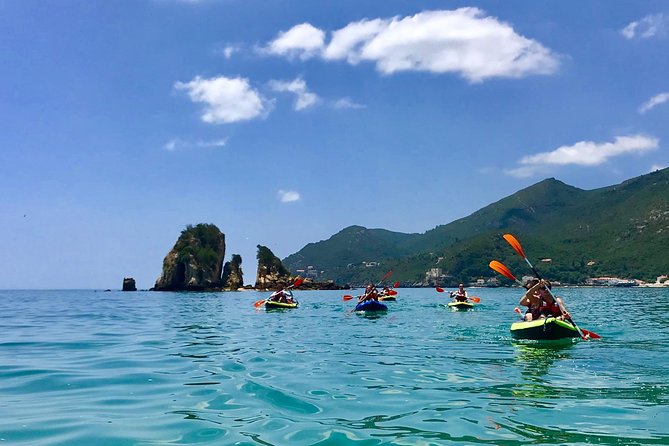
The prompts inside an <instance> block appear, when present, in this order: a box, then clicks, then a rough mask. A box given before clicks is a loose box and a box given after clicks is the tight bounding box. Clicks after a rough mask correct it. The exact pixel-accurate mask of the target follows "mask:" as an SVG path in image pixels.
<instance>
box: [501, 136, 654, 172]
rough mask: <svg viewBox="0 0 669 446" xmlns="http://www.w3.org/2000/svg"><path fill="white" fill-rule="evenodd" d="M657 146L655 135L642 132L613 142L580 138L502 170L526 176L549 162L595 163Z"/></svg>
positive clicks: (555, 163)
mask: <svg viewBox="0 0 669 446" xmlns="http://www.w3.org/2000/svg"><path fill="white" fill-rule="evenodd" d="M658 145H659V140H658V139H657V138H653V137H649V136H645V135H632V136H617V137H616V138H615V140H614V141H613V142H606V143H595V142H592V141H581V142H577V143H576V144H574V145H572V146H562V147H559V148H557V149H555V150H553V151H552V152H543V153H537V154H536V155H530V156H526V157H523V158H522V159H521V160H520V165H521V166H520V167H518V168H516V169H512V170H507V171H506V173H507V174H509V175H512V176H516V177H529V176H532V175H533V174H535V173H537V171H538V170H539V171H542V169H543V168H544V167H546V166H550V165H558V166H562V165H567V164H575V165H579V166H596V165H599V164H602V163H604V162H606V161H607V160H608V159H609V158H613V157H616V156H619V155H624V154H627V153H643V152H648V151H650V150H655V149H657V148H658Z"/></svg>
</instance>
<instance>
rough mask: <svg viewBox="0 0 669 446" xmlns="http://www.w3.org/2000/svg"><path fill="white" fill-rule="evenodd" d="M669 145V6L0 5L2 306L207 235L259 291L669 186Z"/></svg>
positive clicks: (144, 279) (134, 267)
mask: <svg viewBox="0 0 669 446" xmlns="http://www.w3.org/2000/svg"><path fill="white" fill-rule="evenodd" d="M668 124H669V3H667V2H666V1H644V0H638V1H634V2H630V1H615V0H600V1H588V2H583V1H580V0H573V1H572V0H564V1H560V2H552V1H529V0H528V1H511V2H499V1H490V2H488V1H479V2H462V1H422V0H415V1H411V2H407V1H402V0H378V1H368V2H360V1H349V0H332V1H330V0H319V1H309V0H301V1H297V0H275V1H271V2H268V1H260V0H188V1H187V0H134V1H126V0H118V1H113V2H103V1H97V2H91V1H88V0H85V1H74V0H62V1H47V0H44V1H42V0H22V1H2V2H0V246H1V248H0V289H45V288H46V289H73V288H93V289H106V288H112V289H118V288H120V287H121V284H122V280H123V278H124V277H134V278H135V279H136V282H137V286H138V288H141V289H148V288H150V287H152V286H153V285H154V284H155V281H156V279H157V278H158V276H159V275H160V271H161V267H162V261H163V258H164V257H165V255H166V254H167V253H168V252H169V250H170V249H171V248H172V246H173V245H174V243H175V241H176V239H177V238H178V236H179V234H180V232H181V230H183V229H184V228H185V227H186V225H188V224H197V223H213V224H215V225H217V226H218V227H219V228H220V229H221V231H223V232H224V233H225V235H226V244H227V249H226V260H228V259H229V258H230V257H231V255H232V254H241V256H242V259H243V263H242V269H243V271H244V275H245V277H244V279H245V280H244V281H245V283H250V284H252V283H254V281H255V273H256V265H257V260H256V258H255V255H256V245H258V244H261V245H265V246H268V247H269V248H270V249H271V250H272V251H273V252H274V253H275V254H276V255H277V256H279V257H280V258H284V257H286V256H288V255H290V254H292V253H295V252H297V251H299V250H300V249H301V248H302V247H304V246H305V245H306V244H307V243H312V242H317V241H319V240H325V239H327V238H329V237H330V236H331V235H333V234H335V233H337V232H338V231H340V230H342V229H343V228H345V227H347V226H350V225H361V226H365V227H368V228H384V229H388V230H392V231H400V232H424V231H426V230H429V229H432V228H434V227H435V226H437V225H440V224H446V223H449V222H451V221H454V220H456V219H459V218H462V217H465V216H467V215H469V214H471V213H472V212H475V211H476V210H478V209H480V208H482V207H484V206H486V205H488V204H490V203H493V202H496V201H498V200H500V199H502V198H504V197H506V196H508V195H510V194H513V193H514V192H516V191H518V190H520V189H523V188H525V187H528V186H530V185H532V184H534V183H536V182H538V181H541V180H543V179H545V178H550V177H553V178H557V179H558V180H560V181H563V182H565V183H567V184H570V185H572V186H576V187H579V188H582V189H595V188H599V187H605V186H609V185H612V184H617V183H620V182H622V181H624V180H626V179H629V178H632V177H636V176H639V175H643V174H645V173H648V172H651V171H653V170H656V169H659V168H664V167H667V166H668V165H669V156H668V154H669V153H668V152H669V151H668V141H669V125H668Z"/></svg>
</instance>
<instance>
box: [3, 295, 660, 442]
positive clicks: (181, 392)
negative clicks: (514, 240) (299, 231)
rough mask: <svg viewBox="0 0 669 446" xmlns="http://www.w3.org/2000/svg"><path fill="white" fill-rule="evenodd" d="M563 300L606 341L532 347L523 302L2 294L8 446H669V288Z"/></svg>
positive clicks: (504, 298)
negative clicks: (288, 302)
mask: <svg viewBox="0 0 669 446" xmlns="http://www.w3.org/2000/svg"><path fill="white" fill-rule="evenodd" d="M555 291H556V294H557V295H558V296H562V297H563V298H564V300H565V303H566V305H567V307H568V310H569V311H570V312H571V315H572V317H573V319H574V321H575V322H576V323H577V324H579V326H581V327H582V328H585V329H587V330H590V331H592V332H595V333H597V334H599V335H600V336H601V337H602V338H601V339H600V340H591V341H583V340H575V341H569V342H557V343H555V342H554V343H545V342H544V343H536V342H535V343H531V342H519V341H515V340H514V339H512V338H511V336H510V332H509V327H510V325H511V323H512V322H515V321H517V320H518V315H517V314H516V313H514V307H515V306H516V305H517V303H518V300H519V298H520V295H521V292H520V290H519V289H518V288H515V289H514V288H481V289H476V288H470V289H469V293H470V295H475V296H478V297H480V299H481V302H480V304H479V305H477V306H476V307H475V308H474V309H473V310H471V311H467V312H456V311H452V310H450V309H449V308H448V307H447V306H446V305H445V304H446V303H447V302H448V298H447V297H446V296H447V295H446V293H437V292H436V291H435V290H434V289H428V288H423V289H402V288H400V289H398V292H399V294H398V296H397V301H395V302H389V303H388V306H389V311H388V312H387V313H385V314H381V315H376V316H369V315H368V316H364V315H359V314H357V313H354V312H353V311H352V310H353V308H354V305H355V301H354V300H351V301H344V300H343V299H342V296H343V295H344V294H346V293H348V294H351V292H350V291H345V292H342V291H300V290H297V291H295V292H294V295H295V297H296V298H297V299H298V300H299V302H300V306H299V308H297V309H294V310H279V311H266V310H264V309H256V308H255V307H254V305H253V303H254V302H256V301H257V300H260V299H263V298H265V297H267V296H268V295H269V294H270V293H260V292H225V293H165V292H162V293H161V292H148V291H146V292H142V291H138V292H125V293H123V292H120V291H111V292H104V291H101V290H74V291H66V290H57V291H45V290H40V291H25V290H22V291H0V446H1V445H3V444H6V445H26V446H28V445H30V446H42V445H96V446H102V445H114V446H118V445H135V446H148V445H249V446H250V445H265V446H269V445H319V446H325V445H333V446H334V445H365V446H373V445H509V446H515V445H558V444H559V445H585V444H597V445H668V444H669V289H657V288H644V289H641V288H625V289H617V288H557V289H555ZM355 293H356V292H355V291H354V292H353V293H352V294H355Z"/></svg>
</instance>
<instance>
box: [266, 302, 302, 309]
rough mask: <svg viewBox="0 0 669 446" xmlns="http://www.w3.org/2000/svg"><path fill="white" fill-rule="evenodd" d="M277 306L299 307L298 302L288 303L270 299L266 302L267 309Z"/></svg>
mask: <svg viewBox="0 0 669 446" xmlns="http://www.w3.org/2000/svg"><path fill="white" fill-rule="evenodd" d="M277 308H282V309H283V308H297V302H293V303H287V302H276V301H273V300H268V301H267V302H265V309H267V310H274V309H277Z"/></svg>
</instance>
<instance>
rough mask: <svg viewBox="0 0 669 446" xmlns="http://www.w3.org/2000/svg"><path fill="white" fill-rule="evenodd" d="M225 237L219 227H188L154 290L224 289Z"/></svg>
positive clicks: (164, 265)
mask: <svg viewBox="0 0 669 446" xmlns="http://www.w3.org/2000/svg"><path fill="white" fill-rule="evenodd" d="M224 258H225V234H223V233H222V232H221V231H220V230H219V229H218V228H217V227H216V225H213V224H203V223H200V224H198V225H197V226H192V225H188V226H187V227H186V229H184V230H183V231H181V235H180V236H179V239H178V240H177V242H176V243H175V245H174V248H172V250H171V251H170V252H169V253H168V254H167V256H165V260H163V271H162V274H161V275H160V277H159V278H158V280H157V281H156V285H155V287H154V288H153V289H154V291H204V290H209V289H215V288H220V286H221V274H222V272H223V271H222V269H223V259H224Z"/></svg>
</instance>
